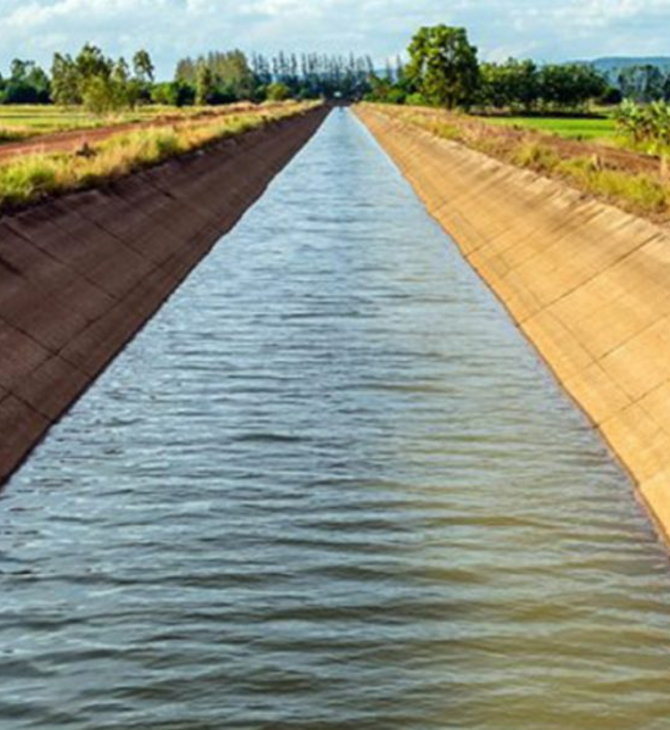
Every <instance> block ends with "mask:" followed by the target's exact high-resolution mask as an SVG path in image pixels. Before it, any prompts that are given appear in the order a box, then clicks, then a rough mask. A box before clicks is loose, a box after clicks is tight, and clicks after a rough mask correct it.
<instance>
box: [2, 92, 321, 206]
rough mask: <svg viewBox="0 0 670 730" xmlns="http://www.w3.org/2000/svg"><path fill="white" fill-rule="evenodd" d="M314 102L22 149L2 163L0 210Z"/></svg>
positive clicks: (125, 170)
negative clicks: (78, 146)
mask: <svg viewBox="0 0 670 730" xmlns="http://www.w3.org/2000/svg"><path fill="white" fill-rule="evenodd" d="M313 106H314V104H313V103H302V104H297V103H291V104H286V105H284V106H278V107H277V108H261V109H259V110H257V111H254V112H249V113H237V114H230V115H228V116H225V117H218V118H217V117H211V118H210V119H208V120H205V121H204V122H203V121H202V120H189V121H185V122H183V123H182V122H180V123H179V124H177V125H171V126H168V127H149V128H144V129H136V130H134V131H125V132H124V131H120V132H118V133H117V134H115V135H114V136H112V137H110V138H109V139H107V140H105V141H103V142H99V143H93V144H92V145H90V148H89V150H90V154H88V155H79V154H77V153H66V152H59V153H48V152H47V153H36V154H26V155H23V156H20V157H18V158H15V159H11V160H9V161H8V162H3V163H2V164H0V212H2V211H3V210H8V209H12V208H14V207H17V206H21V205H25V204H27V203H30V202H32V201H35V200H38V199H39V198H41V197H43V196H47V195H53V194H58V193H63V192H67V191H70V190H77V189H80V188H84V187H91V186H95V185H98V184H101V183H104V182H105V181H108V180H112V179H115V178H118V177H122V176H124V175H127V174H129V173H131V172H133V171H134V170H138V169H142V168H144V167H148V166H151V165H155V164H157V163H159V162H161V161H163V160H166V159H168V158H171V157H175V156H178V155H181V154H185V153H186V152H189V151H191V150H194V149H198V148H201V147H204V146H206V145H208V144H210V143H212V142H214V141H216V140H220V139H223V138H225V137H230V136H234V135H237V134H242V133H243V132H246V131H248V130H250V129H255V128H258V127H262V126H264V125H265V124H267V123H268V122H270V121H272V120H277V119H281V118H283V117H286V116H292V115H294V114H299V113H302V112H304V111H306V110H308V109H310V108H312V107H313Z"/></svg>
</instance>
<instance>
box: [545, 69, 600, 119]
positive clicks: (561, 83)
mask: <svg viewBox="0 0 670 730" xmlns="http://www.w3.org/2000/svg"><path fill="white" fill-rule="evenodd" d="M539 85H540V98H541V100H542V103H543V105H544V106H545V108H549V109H580V108H582V107H583V106H584V105H585V104H586V102H587V101H589V99H594V98H598V97H600V96H602V95H603V94H604V93H605V91H606V90H607V81H606V80H605V79H604V77H603V76H601V75H600V74H599V73H598V72H597V71H596V70H595V69H594V68H593V67H592V66H590V65H589V64H582V63H573V64H553V65H552V64H549V65H547V66H543V67H542V69H541V70H540V73H539Z"/></svg>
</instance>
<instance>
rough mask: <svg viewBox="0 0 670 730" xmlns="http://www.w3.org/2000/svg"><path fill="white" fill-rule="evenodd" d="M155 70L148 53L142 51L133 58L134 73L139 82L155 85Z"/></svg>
mask: <svg viewBox="0 0 670 730" xmlns="http://www.w3.org/2000/svg"><path fill="white" fill-rule="evenodd" d="M154 70H155V69H154V64H153V62H152V60H151V56H150V55H149V53H148V52H147V51H145V50H144V49H141V50H139V51H138V52H137V53H136V54H135V55H134V56H133V71H134V73H135V78H136V79H137V80H138V81H141V82H142V83H145V84H146V83H153V80H154Z"/></svg>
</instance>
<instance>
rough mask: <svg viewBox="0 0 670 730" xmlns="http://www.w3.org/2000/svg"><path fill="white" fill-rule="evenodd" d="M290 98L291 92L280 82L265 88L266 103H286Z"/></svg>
mask: <svg viewBox="0 0 670 730" xmlns="http://www.w3.org/2000/svg"><path fill="white" fill-rule="evenodd" d="M290 97H291V90H290V89H289V88H288V86H287V85H286V84H282V83H280V82H277V83H274V84H269V85H268V88H267V98H268V101H286V99H289V98H290Z"/></svg>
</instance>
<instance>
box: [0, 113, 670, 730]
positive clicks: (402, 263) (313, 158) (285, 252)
mask: <svg viewBox="0 0 670 730" xmlns="http://www.w3.org/2000/svg"><path fill="white" fill-rule="evenodd" d="M223 194H225V191H222V195H223ZM0 512H1V517H0V531H1V542H0V545H1V548H0V549H1V550H2V554H1V556H0V582H1V585H2V595H3V601H2V606H1V607H0V636H1V638H2V643H1V645H0V646H1V652H2V653H0V716H1V717H2V718H3V721H2V728H3V730H4V728H5V727H6V728H8V730H13V729H14V728H31V727H32V728H47V727H48V728H54V729H55V728H72V729H78V728H81V729H82V730H83V729H87V730H88V729H89V728H96V730H103V729H105V728H121V727H122V728H124V729H126V728H142V729H143V730H144V729H147V728H164V729H166V730H167V729H168V728H169V729H170V730H176V729H177V728H180V729H181V728H192V729H193V730H195V729H196V728H197V729H198V730H203V729H206V728H217V729H218V728H222V727H225V728H305V729H307V728H310V729H311V728H319V730H328V729H329V728H333V729H337V730H346V729H347V728H352V729H353V728H356V730H362V729H363V728H374V729H377V728H379V730H385V729H386V728H397V729H400V728H413V729H414V728H416V729H417V730H419V729H424V728H445V727H459V728H460V727H462V728H465V727H469V728H478V729H482V728H484V729H491V730H508V729H509V730H518V728H525V727H532V728H538V729H540V730H543V729H545V728H560V729H561V730H565V729H566V728H580V730H581V729H582V728H603V729H607V730H616V729H619V728H620V729H621V730H624V729H625V730H630V728H645V729H655V728H658V729H659V730H660V729H662V728H668V727H670V725H669V724H668V723H669V721H668V718H669V717H670V695H669V694H668V691H667V687H668V679H670V612H669V608H670V602H669V590H668V589H669V588H670V579H669V573H668V562H667V558H666V554H665V550H664V549H663V547H662V546H661V545H660V544H659V541H658V540H657V538H656V535H655V534H654V531H653V530H652V528H651V526H650V524H649V522H648V520H647V518H646V517H645V515H644V514H643V512H642V510H641V508H640V507H639V505H638V504H637V502H636V501H635V499H634V497H633V496H632V493H631V490H630V488H629V485H628V484H627V482H626V480H625V479H624V477H623V476H622V475H621V473H620V472H619V471H618V470H617V468H616V467H615V465H614V464H613V463H612V462H611V460H610V458H609V457H608V454H607V453H606V451H605V449H604V447H603V446H602V444H601V443H600V442H599V441H598V440H597V439H596V437H595V435H594V434H593V433H592V432H591V430H590V429H589V428H588V427H587V425H586V423H585V422H584V420H583V419H582V418H581V417H580V416H579V415H578V414H577V413H576V412H575V411H574V409H573V407H572V406H571V404H570V403H569V402H568V401H567V399H566V398H564V397H563V396H562V395H561V394H560V393H559V392H558V389H557V388H556V386H555V385H554V383H553V382H552V380H551V379H550V378H549V376H548V375H547V373H546V372H545V370H544V368H543V367H542V366H541V364H540V363H539V362H538V361H537V358H536V357H535V356H534V355H533V353H532V352H531V351H530V349H529V348H528V347H527V345H526V344H525V342H524V341H523V340H522V339H521V337H520V335H519V334H518V332H517V331H516V329H515V328H514V327H513V326H512V325H511V324H510V323H509V322H508V320H507V318H506V316H505V314H504V313H503V312H502V311H501V309H500V307H499V306H498V305H497V304H496V303H495V301H493V299H492V297H491V296H490V294H489V293H488V291H486V289H485V288H484V287H483V286H481V285H480V284H479V283H478V282H477V280H476V279H475V277H474V275H473V274H472V273H471V272H470V271H469V270H468V269H467V267H466V266H465V265H464V264H463V262H462V261H461V260H460V258H459V256H458V254H457V252H456V250H455V248H454V246H453V245H452V244H451V242H450V241H449V240H448V239H447V238H446V237H445V236H444V234H443V233H442V232H441V231H440V230H439V229H438V227H437V226H436V225H435V223H434V222H433V221H432V220H431V219H430V218H429V217H428V216H427V214H426V213H425V211H424V210H423V208H422V207H421V206H420V204H419V203H418V202H417V200H416V199H415V197H414V196H413V194H412V193H411V191H410V190H409V189H408V186H407V185H406V183H405V182H404V181H403V180H402V179H401V178H400V176H399V174H398V172H397V171H396V170H395V169H394V168H393V167H392V165H391V164H390V163H389V161H388V160H387V159H386V158H385V156H384V155H383V154H382V153H381V151H380V150H379V148H378V147H377V146H376V145H375V143H374V142H373V141H372V139H371V138H370V136H369V135H368V134H367V132H366V131H365V130H364V129H363V128H362V127H361V126H360V125H359V124H358V123H357V122H356V121H355V120H354V119H353V118H352V116H351V115H350V114H348V113H345V112H341V111H336V112H334V113H333V114H332V115H331V116H330V118H329V119H328V121H327V122H326V124H325V126H324V127H323V129H322V130H321V132H320V133H319V134H318V135H317V137H316V138H315V139H314V140H313V141H312V142H311V143H310V144H309V146H308V147H307V148H306V149H305V150H303V152H302V153H301V154H300V155H299V156H298V158H296V160H295V161H294V162H293V163H292V164H291V166H290V167H289V168H288V169H287V170H286V171H284V173H283V174H281V175H280V176H279V177H278V178H277V179H276V181H275V182H274V183H273V185H272V186H271V188H270V189H269V191H268V193H267V194H266V195H265V197H264V198H263V199H262V200H261V201H260V202H259V203H258V204H257V205H256V206H255V207H254V208H253V209H252V210H251V211H250V212H249V213H248V214H247V215H246V217H245V218H244V220H243V221H242V222H241V223H240V224H239V226H238V227H237V228H236V230H235V231H233V232H232V233H231V234H230V235H228V236H227V237H225V238H224V239H223V240H222V241H221V243H220V245H219V246H218V248H217V249H216V250H215V251H214V252H213V253H212V255H211V256H210V257H209V258H208V259H207V260H206V261H204V262H203V263H202V265H201V266H200V267H199V268H198V269H197V271H195V272H194V273H193V275H192V276H191V277H190V278H189V280H188V281H187V282H186V283H185V285H184V286H183V287H182V288H181V289H180V291H179V292H178V293H177V294H176V295H175V296H174V297H173V298H172V299H171V300H170V302H169V303H168V304H167V305H166V306H165V307H164V309H163V310H162V311H161V312H160V313H159V315H158V316H157V317H156V318H155V319H154V320H153V321H152V322H151V323H150V324H149V325H148V326H147V327H146V328H145V330H144V331H143V332H142V333H141V334H140V335H139V336H138V338H137V339H136V340H135V341H134V342H133V343H132V345H131V346H130V347H129V348H128V349H127V350H126V351H125V352H124V353H123V354H122V355H121V356H120V357H119V358H118V359H117V361H116V362H115V363H114V364H113V366H112V367H111V368H110V369H109V370H108V372H107V373H106V374H105V375H104V376H103V377H102V378H100V380H99V381H98V382H97V383H96V384H95V386H94V387H93V388H92V389H91V391H90V392H89V393H88V394H87V395H86V396H85V397H84V398H83V399H82V400H81V401H80V402H79V404H78V405H77V406H76V407H75V408H74V409H73V411H72V413H71V414H70V415H69V416H68V417H67V418H66V419H64V420H63V422H62V423H61V424H59V425H58V426H57V427H56V428H55V429H54V430H53V432H52V434H51V435H50V437H49V438H48V439H47V440H46V442H45V443H44V444H43V445H42V446H41V447H40V448H39V449H38V450H37V451H36V453H35V454H34V456H33V457H32V458H31V459H30V461H29V462H28V463H27V464H26V465H25V467H24V468H23V469H22V470H21V471H20V472H19V473H18V474H17V475H16V477H15V478H14V479H13V481H12V483H11V484H10V486H9V488H8V489H7V491H6V492H5V493H4V495H3V499H2V501H0Z"/></svg>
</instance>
